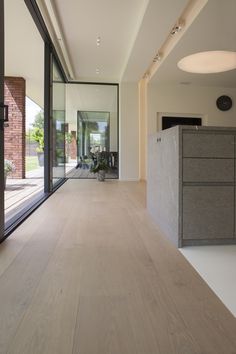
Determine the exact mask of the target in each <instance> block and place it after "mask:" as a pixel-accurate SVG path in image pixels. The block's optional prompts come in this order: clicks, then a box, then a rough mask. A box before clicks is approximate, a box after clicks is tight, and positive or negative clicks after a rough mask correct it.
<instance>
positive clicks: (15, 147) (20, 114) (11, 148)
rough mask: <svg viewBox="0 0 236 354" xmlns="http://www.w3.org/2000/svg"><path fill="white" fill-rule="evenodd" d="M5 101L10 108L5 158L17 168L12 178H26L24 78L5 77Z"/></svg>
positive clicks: (6, 128) (5, 136)
mask: <svg viewBox="0 0 236 354" xmlns="http://www.w3.org/2000/svg"><path fill="white" fill-rule="evenodd" d="M4 101H5V104H7V105H8V106H9V122H8V126H7V127H5V128H4V144H5V150H4V153H5V155H4V156H5V159H7V160H11V161H12V162H13V163H14V165H15V167H16V169H15V172H14V173H13V174H11V177H13V178H25V80H24V79H23V78H22V77H5V79H4Z"/></svg>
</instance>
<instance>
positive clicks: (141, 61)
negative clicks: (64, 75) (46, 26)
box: [46, 0, 188, 82]
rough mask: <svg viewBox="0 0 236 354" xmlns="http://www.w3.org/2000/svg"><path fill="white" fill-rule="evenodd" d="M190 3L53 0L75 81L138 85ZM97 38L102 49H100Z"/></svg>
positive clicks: (129, 0) (140, 0)
mask: <svg viewBox="0 0 236 354" xmlns="http://www.w3.org/2000/svg"><path fill="white" fill-rule="evenodd" d="M46 2H48V0H47V1H46ZM187 3H188V0H174V1H173V0H128V1H127V0H99V1H98V0H97V1H94V0H70V1H65V0H51V4H52V5H53V8H54V13H55V14H56V17H57V20H58V23H59V26H60V28H61V32H62V35H63V37H64V39H65V42H66V47H67V49H68V53H69V57H70V58H71V63H72V67H73V68H74V72H75V79H77V80H82V81H83V80H85V81H86V80H87V81H96V82H97V81H103V82H104V81H111V82H119V81H121V79H122V80H123V81H138V80H139V79H140V78H141V77H142V76H143V74H144V72H145V70H146V68H147V66H148V65H149V63H150V61H151V60H152V58H153V56H154V55H155V54H156V49H157V48H158V47H159V46H160V45H161V44H162V43H163V41H164V40H165V38H166V36H167V35H168V33H169V32H170V30H171V28H172V26H173V25H174V23H175V21H176V19H177V18H178V17H179V16H180V14H181V12H182V10H183V8H184V7H185V6H186V4H187ZM98 36H100V37H101V46H100V47H97V45H96V39H97V37H98ZM96 68H99V69H100V74H99V75H96Z"/></svg>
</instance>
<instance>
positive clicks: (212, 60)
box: [177, 50, 236, 74]
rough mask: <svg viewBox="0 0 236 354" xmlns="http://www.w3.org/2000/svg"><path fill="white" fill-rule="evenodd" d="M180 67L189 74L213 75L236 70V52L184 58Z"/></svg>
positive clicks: (216, 52)
mask: <svg viewBox="0 0 236 354" xmlns="http://www.w3.org/2000/svg"><path fill="white" fill-rule="evenodd" d="M177 65H178V67H179V68H180V69H181V70H183V71H187V72H189V73H196V74H213V73H220V72H224V71H229V70H233V69H236V52H229V51H220V50H215V51H214V50H213V51H208V52H200V53H196V54H192V55H188V56H187V57H184V58H183V59H181V60H180V61H179V62H178V64H177Z"/></svg>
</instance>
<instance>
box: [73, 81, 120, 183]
mask: <svg viewBox="0 0 236 354" xmlns="http://www.w3.org/2000/svg"><path fill="white" fill-rule="evenodd" d="M66 117H67V118H66V122H67V124H68V127H69V130H70V131H75V132H74V133H75V136H76V141H75V142H76V157H77V161H76V165H74V166H72V167H74V168H72V169H70V170H67V177H69V178H96V175H94V173H91V172H90V169H91V167H93V166H94V165H95V164H96V162H97V160H98V159H99V156H102V159H103V160H105V161H106V164H107V166H108V171H107V173H106V178H118V115H117V86H116V85H96V84H67V85H66Z"/></svg>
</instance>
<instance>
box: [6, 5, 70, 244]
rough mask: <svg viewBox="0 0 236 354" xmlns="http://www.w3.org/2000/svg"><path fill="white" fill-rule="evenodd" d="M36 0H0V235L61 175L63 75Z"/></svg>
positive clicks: (22, 216)
mask: <svg viewBox="0 0 236 354" xmlns="http://www.w3.org/2000/svg"><path fill="white" fill-rule="evenodd" d="M39 18H40V13H39V12H38V7H37V4H36V2H35V1H34V0H25V1H19V0H0V241H1V240H2V239H3V238H4V237H5V236H6V235H8V234H9V233H10V232H11V231H12V230H13V229H14V227H15V226H16V225H17V224H18V223H19V222H21V220H23V219H24V218H25V217H26V216H27V215H28V214H29V213H30V212H31V211H32V210H33V209H34V208H35V207H36V206H37V205H39V203H41V202H42V201H43V200H45V198H46V197H47V196H48V194H50V193H52V192H53V190H54V189H55V187H57V186H58V185H59V184H60V183H62V182H63V181H64V180H65V131H66V125H65V77H64V74H63V69H61V67H60V65H59V64H58V61H56V58H57V55H56V53H55V50H54V48H53V45H52V43H51V40H50V37H49V34H48V32H47V29H46V28H44V27H43V20H41V22H40V21H39Z"/></svg>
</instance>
